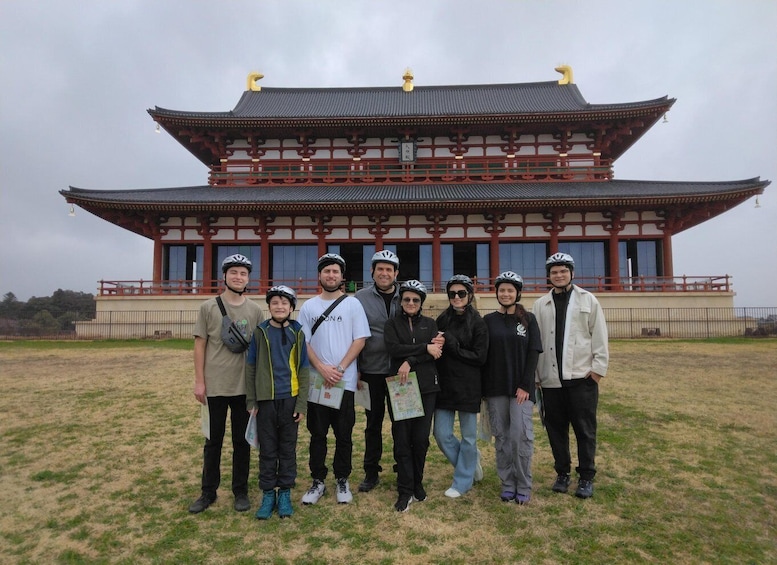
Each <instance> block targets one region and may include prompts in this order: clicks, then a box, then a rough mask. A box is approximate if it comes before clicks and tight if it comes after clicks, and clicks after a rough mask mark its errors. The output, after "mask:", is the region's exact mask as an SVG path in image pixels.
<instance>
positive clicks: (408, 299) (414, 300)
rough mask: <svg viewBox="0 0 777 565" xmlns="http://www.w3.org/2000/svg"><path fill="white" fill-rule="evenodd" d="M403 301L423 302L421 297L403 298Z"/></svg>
mask: <svg viewBox="0 0 777 565" xmlns="http://www.w3.org/2000/svg"><path fill="white" fill-rule="evenodd" d="M402 302H405V303H408V304H409V303H411V302H412V303H413V304H421V299H420V298H403V299H402Z"/></svg>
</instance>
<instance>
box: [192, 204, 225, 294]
mask: <svg viewBox="0 0 777 565" xmlns="http://www.w3.org/2000/svg"><path fill="white" fill-rule="evenodd" d="M216 229H217V228H213V227H211V218H210V217H209V216H203V217H201V218H200V227H199V228H197V233H198V234H199V235H200V236H201V237H202V287H203V289H204V290H205V292H206V293H217V292H219V281H220V277H219V279H218V280H216V281H214V280H213V245H212V244H211V241H212V240H211V236H212V235H213V233H214V232H215V231H216Z"/></svg>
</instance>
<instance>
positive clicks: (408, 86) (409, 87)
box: [402, 67, 413, 92]
mask: <svg viewBox="0 0 777 565" xmlns="http://www.w3.org/2000/svg"><path fill="white" fill-rule="evenodd" d="M402 80H404V81H405V83H404V84H403V85H402V90H404V91H405V92H413V71H412V70H411V69H410V67H408V68H406V69H405V74H403V75H402Z"/></svg>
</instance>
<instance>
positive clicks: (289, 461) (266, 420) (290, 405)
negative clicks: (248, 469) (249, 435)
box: [256, 397, 299, 490]
mask: <svg viewBox="0 0 777 565" xmlns="http://www.w3.org/2000/svg"><path fill="white" fill-rule="evenodd" d="M296 404H297V398H296V397H295V398H279V399H276V400H262V401H260V402H258V405H259V409H258V410H257V412H256V425H257V428H258V429H257V437H258V438H259V488H260V489H262V490H272V489H274V488H276V487H277V488H292V487H293V486H294V482H295V480H296V479H297V431H298V429H299V424H298V423H297V422H295V421H294V407H295V406H296Z"/></svg>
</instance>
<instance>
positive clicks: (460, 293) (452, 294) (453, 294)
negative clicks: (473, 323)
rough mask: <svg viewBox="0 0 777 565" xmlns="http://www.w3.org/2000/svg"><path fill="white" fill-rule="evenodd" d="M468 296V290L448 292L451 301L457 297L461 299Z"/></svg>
mask: <svg viewBox="0 0 777 565" xmlns="http://www.w3.org/2000/svg"><path fill="white" fill-rule="evenodd" d="M467 294H468V293H467V291H466V290H449V291H448V298H450V299H451V300H453V299H454V298H456V297H457V296H458V297H459V298H464V297H465V296H467Z"/></svg>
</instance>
